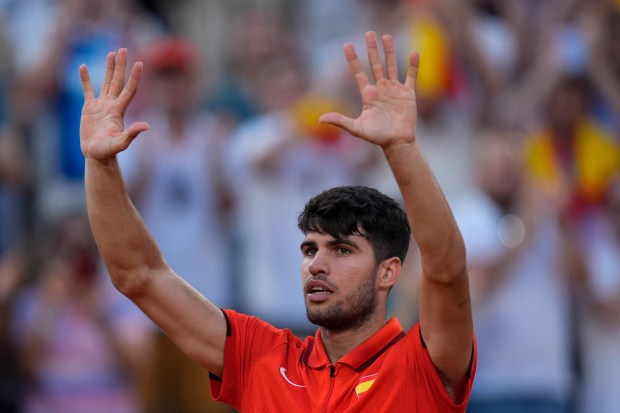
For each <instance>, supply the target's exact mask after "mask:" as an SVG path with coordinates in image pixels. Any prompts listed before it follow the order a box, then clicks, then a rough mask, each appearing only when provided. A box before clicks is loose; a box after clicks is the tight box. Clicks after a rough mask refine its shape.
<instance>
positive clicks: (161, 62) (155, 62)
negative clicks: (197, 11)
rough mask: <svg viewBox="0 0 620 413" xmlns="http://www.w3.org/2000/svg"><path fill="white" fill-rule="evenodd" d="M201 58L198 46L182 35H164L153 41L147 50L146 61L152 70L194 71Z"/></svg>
mask: <svg viewBox="0 0 620 413" xmlns="http://www.w3.org/2000/svg"><path fill="white" fill-rule="evenodd" d="M199 59H200V51H199V49H198V47H197V46H196V45H195V44H194V43H193V42H192V41H191V40H189V39H187V38H184V37H180V36H164V37H161V38H159V39H157V40H155V41H154V42H152V43H151V44H150V45H149V46H148V47H147V48H146V51H145V58H144V63H145V66H146V68H147V70H148V69H151V70H152V71H178V72H181V73H194V72H195V71H196V69H197V66H198V61H199Z"/></svg>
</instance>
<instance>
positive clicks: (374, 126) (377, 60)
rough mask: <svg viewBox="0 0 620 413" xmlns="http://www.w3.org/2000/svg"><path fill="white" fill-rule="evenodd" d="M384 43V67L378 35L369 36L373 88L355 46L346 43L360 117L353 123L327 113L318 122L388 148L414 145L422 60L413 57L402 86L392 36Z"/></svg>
mask: <svg viewBox="0 0 620 413" xmlns="http://www.w3.org/2000/svg"><path fill="white" fill-rule="evenodd" d="M382 40H383V49H384V51H385V67H384V65H383V63H382V62H381V57H380V56H379V49H378V48H377V35H376V34H375V33H374V32H368V33H366V46H367V49H368V61H369V63H370V68H371V71H372V74H373V77H374V79H375V84H374V85H373V84H372V83H371V82H370V80H369V78H368V75H367V74H366V72H365V71H364V68H363V67H362V64H361V63H360V61H359V59H358V57H357V54H356V53H355V49H354V48H353V45H351V44H350V43H347V44H346V45H345V46H344V54H345V56H346V58H347V62H348V64H349V70H350V72H351V75H353V78H354V79H355V82H356V83H357V87H358V89H359V91H360V93H361V95H362V105H363V107H362V113H361V115H360V116H359V117H358V118H357V119H352V118H349V117H347V116H344V115H342V114H339V113H326V114H324V115H322V116H321V117H320V118H319V122H323V123H331V124H333V125H336V126H339V127H341V128H343V129H345V130H347V131H348V132H349V133H351V134H352V135H355V136H357V137H359V138H362V139H364V140H366V141H368V142H371V143H374V144H376V145H380V146H382V147H384V148H387V147H389V146H391V145H394V144H399V143H410V142H414V141H415V127H416V119H417V116H416V99H415V93H414V87H415V81H416V77H417V74H418V63H419V56H418V54H417V53H412V54H411V56H410V58H409V70H408V72H407V77H406V79H405V83H404V84H403V83H400V82H399V80H398V66H397V64H396V55H395V52H394V43H393V39H392V36H389V35H385V36H383V38H382ZM386 76H387V77H386Z"/></svg>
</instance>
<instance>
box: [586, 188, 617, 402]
mask: <svg viewBox="0 0 620 413" xmlns="http://www.w3.org/2000/svg"><path fill="white" fill-rule="evenodd" d="M598 218H599V219H598V220H597V225H592V226H590V230H589V231H588V233H587V234H585V236H584V237H583V247H584V249H585V250H586V252H587V255H586V256H587V257H588V268H589V274H590V277H589V278H588V281H589V283H588V284H587V285H585V286H584V287H585V288H583V289H582V291H583V292H585V294H582V298H583V299H584V300H583V304H585V306H584V307H585V308H583V311H582V312H581V320H580V321H581V323H580V326H581V348H582V350H583V355H582V364H583V379H582V392H581V394H580V401H581V403H580V410H579V411H580V412H583V413H590V412H597V413H612V412H616V411H617V410H618V406H620V394H619V393H618V388H620V352H618V349H619V348H620V272H619V271H618V269H619V268H620V181H618V180H614V181H613V182H612V184H611V185H610V188H609V190H608V192H607V197H606V202H605V210H604V213H603V214H601V215H600V216H599V217H598Z"/></svg>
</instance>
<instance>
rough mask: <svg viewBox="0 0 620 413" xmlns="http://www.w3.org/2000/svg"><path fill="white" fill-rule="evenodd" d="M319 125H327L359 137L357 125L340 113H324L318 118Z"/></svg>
mask: <svg viewBox="0 0 620 413" xmlns="http://www.w3.org/2000/svg"><path fill="white" fill-rule="evenodd" d="M319 122H320V123H329V124H331V125H334V126H338V127H339V128H342V129H344V130H346V131H347V132H349V133H350V134H351V135H355V136H359V133H358V128H357V125H356V124H355V120H354V119H351V118H349V117H347V116H344V115H341V114H340V113H335V112H330V113H325V114H323V115H321V116H320V117H319Z"/></svg>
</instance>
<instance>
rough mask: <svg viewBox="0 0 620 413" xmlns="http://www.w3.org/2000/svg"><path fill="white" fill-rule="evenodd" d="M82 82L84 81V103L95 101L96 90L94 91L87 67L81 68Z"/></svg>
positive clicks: (82, 66)
mask: <svg viewBox="0 0 620 413" xmlns="http://www.w3.org/2000/svg"><path fill="white" fill-rule="evenodd" d="M80 80H81V81H82V90H84V102H88V101H90V100H93V99H94V98H95V89H93V82H91V81H90V75H89V74H88V68H87V67H86V65H81V66H80Z"/></svg>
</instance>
